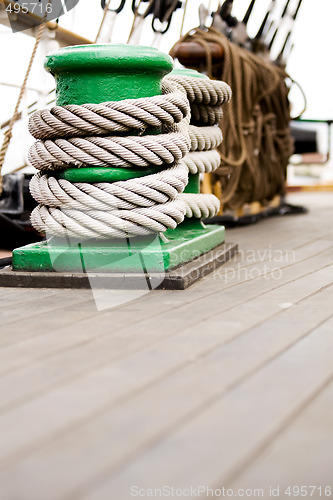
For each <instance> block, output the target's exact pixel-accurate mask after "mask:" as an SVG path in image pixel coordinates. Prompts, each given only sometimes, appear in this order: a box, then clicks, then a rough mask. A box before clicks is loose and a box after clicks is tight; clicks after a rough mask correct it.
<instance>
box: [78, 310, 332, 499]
mask: <svg viewBox="0 0 333 500" xmlns="http://www.w3.org/2000/svg"><path fill="white" fill-rule="evenodd" d="M332 327H333V319H332V318H331V319H330V320H329V321H327V322H325V323H324V324H323V325H321V326H320V327H319V328H317V329H316V330H315V331H314V332H313V333H312V334H311V335H310V336H308V337H307V338H305V339H303V340H302V341H301V342H299V343H298V344H297V345H296V346H294V347H292V348H291V349H289V350H287V351H286V352H285V353H284V354H283V355H282V356H280V357H279V358H277V359H276V360H274V361H273V362H272V363H270V364H269V365H268V366H265V367H264V368H263V369H261V370H260V371H259V372H258V373H256V374H254V375H253V376H252V377H250V378H249V379H248V380H246V381H245V382H244V383H243V384H241V385H240V386H237V387H235V388H234V390H231V391H230V392H229V393H228V394H227V395H225V396H224V397H223V398H221V399H220V400H219V401H217V402H215V403H213V404H212V405H205V406H204V407H203V408H201V411H200V412H199V413H198V414H197V415H196V416H194V418H193V419H192V421H191V422H188V423H187V425H186V426H184V427H183V428H181V429H179V430H176V431H175V432H174V433H173V434H171V435H169V436H167V437H165V438H164V439H163V440H162V441H160V442H158V443H154V444H152V445H151V448H150V450H148V451H147V452H146V453H145V454H144V455H143V456H141V457H140V458H138V459H137V460H135V461H133V462H132V464H130V465H128V466H127V467H126V468H125V469H123V470H122V471H120V470H118V471H116V473H115V474H114V475H112V474H110V473H109V472H108V471H105V475H104V481H101V480H99V481H97V482H96V483H95V484H94V485H92V486H91V488H90V489H89V487H88V486H87V485H85V486H84V488H82V489H81V490H79V491H77V492H76V493H75V495H77V496H76V498H82V500H102V499H103V500H106V499H108V498H110V497H111V498H112V497H113V495H116V496H117V498H118V499H119V500H122V499H128V498H130V487H131V485H140V486H141V487H143V488H154V487H157V488H158V487H161V486H162V485H164V484H171V485H172V486H174V487H182V488H185V487H188V485H191V484H194V485H197V484H204V485H206V484H207V485H211V486H213V487H214V486H215V487H218V486H220V487H222V486H223V485H224V484H228V478H229V477H231V476H233V474H234V473H235V470H237V468H239V467H240V466H241V464H242V462H247V461H248V460H249V459H250V458H251V457H252V456H253V454H254V453H255V452H257V451H258V449H261V448H262V447H263V446H264V445H265V444H266V443H267V442H270V441H271V440H272V438H273V437H274V436H275V435H276V433H278V432H280V431H281V428H283V427H285V425H286V424H287V423H288V422H289V421H290V420H291V419H292V418H293V417H294V416H295V415H297V414H298V413H299V412H300V411H301V409H302V408H304V406H305V405H306V404H307V403H308V402H309V401H310V400H311V399H312V398H313V397H314V396H315V395H316V394H317V393H318V392H320V391H321V390H322V388H323V387H325V386H326V385H327V384H328V382H329V381H332V379H333V366H332V358H331V352H330V351H332V348H333V337H332V335H331V332H332ZM309 368H310V369H309ZM286 387H288V390H286Z"/></svg>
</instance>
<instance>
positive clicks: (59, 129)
mask: <svg viewBox="0 0 333 500" xmlns="http://www.w3.org/2000/svg"><path fill="white" fill-rule="evenodd" d="M164 90H165V92H167V93H166V94H165V95H162V96H160V95H157V96H153V97H149V98H147V97H144V98H141V99H126V100H123V101H110V102H105V103H102V104H83V105H81V106H77V105H69V106H54V107H53V108H51V109H50V110H47V109H44V110H41V111H37V112H36V113H34V114H33V115H32V117H31V118H30V120H29V131H30V133H31V134H32V135H33V136H34V137H35V138H36V139H53V138H60V137H62V138H63V137H85V136H89V135H92V134H96V135H108V134H110V132H116V133H119V132H130V131H137V132H140V133H143V132H144V131H145V130H146V129H147V128H149V127H162V126H172V125H173V124H175V123H180V122H181V121H182V120H183V119H184V118H185V117H186V116H187V115H188V114H189V102H188V100H187V98H186V95H185V93H184V92H182V91H181V90H177V89H176V90H175V88H174V87H173V89H172V90H171V88H170V85H165V86H164Z"/></svg>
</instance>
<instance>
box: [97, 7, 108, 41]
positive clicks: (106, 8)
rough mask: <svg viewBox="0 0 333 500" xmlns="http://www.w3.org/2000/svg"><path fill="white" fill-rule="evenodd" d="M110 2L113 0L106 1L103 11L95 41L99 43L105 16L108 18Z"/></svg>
mask: <svg viewBox="0 0 333 500" xmlns="http://www.w3.org/2000/svg"><path fill="white" fill-rule="evenodd" d="M110 3H111V0H108V1H107V2H105V6H104V11H103V17H102V20H101V24H100V25H99V29H98V32H97V35H96V38H95V42H94V43H97V40H98V37H99V35H100V34H101V31H102V28H103V24H104V21H105V18H106V14H107V12H108V10H109V5H110Z"/></svg>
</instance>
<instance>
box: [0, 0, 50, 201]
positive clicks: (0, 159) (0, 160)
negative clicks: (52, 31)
mask: <svg viewBox="0 0 333 500" xmlns="http://www.w3.org/2000/svg"><path fill="white" fill-rule="evenodd" d="M51 3H52V0H48V3H47V6H46V9H45V14H44V16H43V18H42V22H41V24H40V25H39V28H38V32H37V36H36V41H35V45H34V48H33V50H32V54H31V57H30V61H29V64H28V67H27V71H26V73H25V76H24V80H23V83H22V86H21V90H20V94H19V96H18V99H17V103H16V106H15V109H14V114H13V116H12V118H11V119H10V122H9V126H8V129H7V130H6V132H5V137H4V141H3V144H2V146H1V149H0V195H1V193H2V175H1V172H2V167H3V164H4V162H5V157H6V153H7V150H8V147H9V144H10V140H11V138H12V132H13V127H14V124H15V121H16V120H17V114H18V110H19V107H20V104H21V101H22V98H23V95H24V92H25V89H26V86H27V81H28V78H29V75H30V70H31V68H32V64H33V62H34V59H35V56H36V52H37V48H38V45H39V42H40V41H41V38H42V35H43V33H44V29H45V26H46V23H47V14H48V12H47V11H48V6H49V5H51Z"/></svg>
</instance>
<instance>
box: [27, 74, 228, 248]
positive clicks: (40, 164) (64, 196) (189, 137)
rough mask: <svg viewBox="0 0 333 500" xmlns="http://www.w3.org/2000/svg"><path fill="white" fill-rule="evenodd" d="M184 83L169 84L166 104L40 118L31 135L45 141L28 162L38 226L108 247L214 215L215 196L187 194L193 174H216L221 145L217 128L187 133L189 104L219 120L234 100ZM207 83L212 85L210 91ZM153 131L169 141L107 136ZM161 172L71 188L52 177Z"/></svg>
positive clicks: (54, 112)
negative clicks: (97, 171) (88, 171)
mask: <svg viewBox="0 0 333 500" xmlns="http://www.w3.org/2000/svg"><path fill="white" fill-rule="evenodd" d="M186 80H187V78H186ZM192 80H197V79H195V78H193V79H192ZM183 81H184V77H181V78H178V77H177V79H176V80H175V79H174V78H173V77H168V78H165V79H164V81H163V92H164V95H162V96H154V97H150V98H142V99H128V100H124V101H119V102H107V103H102V104H98V105H95V104H85V105H83V106H65V107H60V106H55V107H54V108H52V109H51V110H50V111H48V110H43V111H39V112H37V113H35V114H34V115H33V116H32V118H31V119H30V124H29V130H30V132H31V133H32V134H33V135H34V136H35V137H36V138H37V139H39V140H37V142H36V143H35V144H34V145H33V146H32V147H31V149H30V151H29V159H30V161H31V163H32V164H33V165H34V166H35V167H36V168H37V169H38V170H40V171H41V172H40V173H38V174H36V175H35V176H34V177H33V179H32V181H31V184H30V190H31V193H32V195H33V197H34V198H35V199H36V200H37V201H38V202H39V203H40V205H39V206H38V207H37V208H36V209H35V210H34V211H33V213H32V216H31V221H32V225H33V226H34V227H35V228H36V229H37V230H38V231H40V232H41V233H44V234H45V233H47V234H48V235H54V236H62V237H68V236H71V237H79V238H98V239H107V238H110V237H115V238H123V237H128V236H138V235H146V234H149V233H152V232H161V231H162V232H163V231H165V230H166V229H168V228H172V229H173V228H175V227H176V226H177V224H179V223H180V222H182V220H183V219H184V217H185V215H186V216H188V217H202V216H203V217H211V216H213V215H215V213H216V212H217V210H218V208H219V201H218V200H217V198H215V197H214V196H213V195H194V194H193V195H192V194H181V193H182V191H183V190H184V188H185V186H186V184H187V176H188V172H189V171H190V172H191V173H198V172H199V173H202V172H210V171H213V170H215V169H216V168H218V166H219V154H218V152H216V151H212V149H214V148H216V147H217V146H218V145H219V144H220V142H221V140H222V134H221V131H220V129H219V128H218V127H212V126H209V127H196V126H193V125H190V126H189V125H188V124H189V121H190V116H189V112H190V103H189V97H190V99H191V101H190V102H191V108H192V107H193V106H197V105H198V106H199V107H200V106H201V105H203V106H206V107H207V106H208V107H212V108H214V113H215V116H217V114H218V109H219V110H220V106H221V104H222V102H225V101H227V100H228V99H229V98H230V89H229V94H228V91H227V87H226V84H224V83H223V82H213V83H212V82H210V80H206V79H202V80H201V82H200V85H197V82H195V88H193V90H192V91H190V90H189V89H190V88H191V87H189V84H188V83H186V86H184V85H182V82H183ZM203 82H205V84H206V85H207V83H208V86H209V89H208V91H207V88H206V87H205V85H204V84H203ZM211 83H212V84H211ZM218 84H220V90H219V89H218ZM221 84H222V85H221ZM209 95H211V97H210V98H209ZM228 96H229V97H228ZM220 111H221V110H220ZM204 113H205V112H203V114H202V116H203V115H204ZM203 122H204V123H205V120H203ZM151 127H162V128H161V130H162V132H163V131H164V132H167V131H168V133H161V134H156V135H144V136H143V135H134V136H133V135H130V136H125V137H124V136H114V135H112V136H109V135H108V134H109V133H110V132H115V133H119V132H121V133H123V132H127V131H131V132H132V131H135V132H136V133H139V134H142V133H143V132H144V131H145V130H146V129H147V128H151ZM91 134H97V136H93V137H91ZM189 151H191V152H190V153H189ZM163 165H165V166H166V167H167V168H166V169H164V170H162V171H159V172H156V173H155V174H151V175H147V176H144V177H138V178H135V179H130V180H127V181H119V182H113V183H107V182H105V183H92V184H89V183H72V182H69V181H67V180H65V179H61V178H57V177H54V175H52V172H55V171H59V170H62V169H64V168H68V167H71V168H73V167H77V168H80V167H87V166H90V167H91V166H93V167H127V168H133V167H135V168H137V167H143V168H144V167H147V166H156V167H159V168H160V167H161V166H163Z"/></svg>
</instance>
